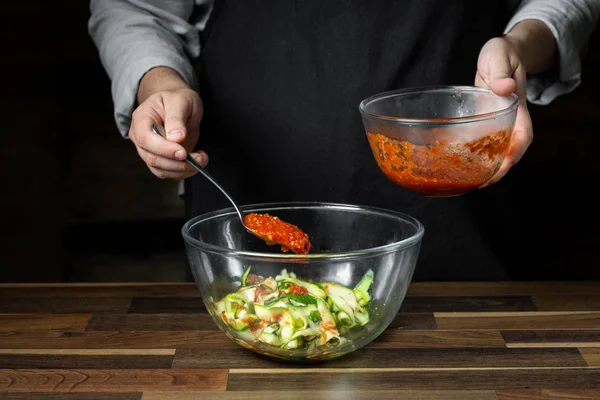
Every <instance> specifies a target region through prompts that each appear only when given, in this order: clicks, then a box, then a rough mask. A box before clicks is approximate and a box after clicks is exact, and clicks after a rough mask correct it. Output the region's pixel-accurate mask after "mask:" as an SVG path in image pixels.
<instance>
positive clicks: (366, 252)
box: [181, 201, 425, 261]
mask: <svg viewBox="0 0 600 400" xmlns="http://www.w3.org/2000/svg"><path fill="white" fill-rule="evenodd" d="M290 208H291V209H294V208H334V209H340V210H349V211H368V212H370V213H377V214H385V215H387V216H390V215H391V216H395V217H398V218H402V219H405V220H408V221H409V222H410V223H412V224H413V225H415V226H416V228H417V231H416V232H415V233H414V234H413V235H412V236H410V237H408V238H406V239H402V240H399V241H396V242H393V243H388V244H384V245H381V246H376V247H370V248H368V249H363V250H355V251H345V252H338V253H308V254H295V253H291V254H290V253H263V252H254V251H246V250H235V249H230V248H227V247H221V246H217V245H214V244H210V243H205V242H202V241H200V240H198V239H195V238H193V237H192V236H191V235H190V234H189V231H190V228H191V227H192V226H193V225H195V224H196V223H198V222H199V221H202V220H207V219H212V218H216V217H221V216H224V215H228V214H236V215H234V217H235V219H236V220H237V219H238V216H237V213H236V211H235V209H234V208H233V207H228V208H222V209H219V210H215V211H211V212H208V213H204V214H201V215H198V216H196V217H193V218H190V219H188V220H187V221H186V222H185V223H184V225H183V226H182V228H181V234H182V236H183V239H184V241H185V242H186V243H187V244H188V245H191V246H193V247H196V248H198V249H200V250H203V251H206V252H210V253H213V254H220V255H233V256H244V257H253V258H261V259H267V260H274V261H275V260H280V261H284V260H287V261H290V260H292V261H295V260H320V261H330V260H340V259H344V260H346V259H352V258H362V257H365V256H372V255H380V254H387V253H390V252H394V251H398V250H403V249H406V248H409V247H412V246H413V245H415V244H417V243H419V242H420V241H421V239H422V238H423V235H424V233H425V227H424V225H423V224H422V223H421V221H419V220H418V219H417V218H415V217H413V216H411V215H408V214H405V213H402V212H399V211H394V210H389V209H385V208H380V207H372V206H365V205H355V204H344V203H331V202H319V201H308V202H307V201H302V202H301V201H293V202H271V203H256V204H247V205H244V206H240V209H241V210H242V211H244V210H253V211H254V212H258V211H261V210H265V209H269V211H276V210H277V209H286V210H289V209H290ZM248 234H250V233H248Z"/></svg>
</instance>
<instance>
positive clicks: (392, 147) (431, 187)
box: [359, 86, 519, 197]
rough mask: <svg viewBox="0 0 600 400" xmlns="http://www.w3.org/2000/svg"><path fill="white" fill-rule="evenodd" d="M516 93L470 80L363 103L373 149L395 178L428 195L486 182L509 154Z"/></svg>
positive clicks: (463, 189)
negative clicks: (500, 93)
mask: <svg viewBox="0 0 600 400" xmlns="http://www.w3.org/2000/svg"><path fill="white" fill-rule="evenodd" d="M518 105H519V98H518V96H517V95H515V94H513V95H510V96H506V97H501V96H498V95H496V94H494V93H493V92H492V91H491V90H489V89H487V88H482V87H473V86H441V87H424V88H410V89H402V90H396V91H391V92H385V93H380V94H377V95H375V96H372V97H369V98H367V99H365V100H363V101H362V102H361V103H360V106H359V110H360V112H361V115H362V119H363V125H364V128H365V131H366V133H367V137H368V140H369V144H370V147H371V151H372V152H373V156H374V157H375V161H376V162H377V165H378V166H379V168H380V169H381V171H382V172H383V173H384V174H385V175H386V176H387V177H388V178H389V179H390V180H391V181H392V182H395V183H396V184H398V185H400V186H402V187H404V188H406V189H409V190H412V191H414V192H418V193H421V194H424V195H426V196H431V197H447V196H456V195H460V194H463V193H466V192H468V191H470V190H472V189H475V188H477V187H479V186H481V185H482V184H483V183H485V182H487V181H488V180H489V179H490V178H491V177H492V176H494V174H495V173H496V172H497V171H498V169H499V168H500V166H501V165H502V161H503V160H504V158H505V156H506V153H507V150H508V145H509V142H510V138H511V135H512V131H513V128H514V126H515V120H516V117H517V108H518Z"/></svg>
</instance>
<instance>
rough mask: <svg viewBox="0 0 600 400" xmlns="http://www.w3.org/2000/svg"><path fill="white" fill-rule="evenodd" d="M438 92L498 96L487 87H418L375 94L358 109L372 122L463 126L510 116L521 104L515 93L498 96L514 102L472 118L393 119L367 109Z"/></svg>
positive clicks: (471, 116) (362, 102) (361, 103)
mask: <svg viewBox="0 0 600 400" xmlns="http://www.w3.org/2000/svg"><path fill="white" fill-rule="evenodd" d="M436 91H442V92H445V91H455V92H485V93H489V94H492V95H494V96H498V95H496V94H495V93H494V92H493V91H492V90H491V89H488V88H486V87H481V86H452V85H438V86H417V87H409V88H404V89H398V90H390V91H386V92H381V93H377V94H374V95H372V96H369V97H367V98H366V99H364V100H362V101H361V102H360V104H359V106H358V108H359V111H360V113H361V114H362V115H363V117H365V118H368V119H371V120H376V121H381V120H383V121H389V122H394V123H396V124H398V125H450V124H461V123H468V122H477V121H484V120H488V119H492V118H497V117H500V116H502V115H506V114H510V113H511V112H514V111H515V110H516V109H517V107H518V106H519V104H520V103H521V100H520V99H519V96H517V94H515V93H511V94H510V95H508V96H498V97H504V98H512V102H511V103H510V104H509V105H508V106H507V107H505V108H502V109H500V110H498V111H493V112H489V113H483V114H475V115H470V116H466V117H453V118H399V117H392V116H389V115H382V114H376V113H372V112H370V111H367V109H366V107H367V105H368V104H370V103H371V102H373V101H375V100H381V99H385V98H389V97H395V96H399V95H401V96H404V95H408V94H413V93H419V92H422V93H430V92H436Z"/></svg>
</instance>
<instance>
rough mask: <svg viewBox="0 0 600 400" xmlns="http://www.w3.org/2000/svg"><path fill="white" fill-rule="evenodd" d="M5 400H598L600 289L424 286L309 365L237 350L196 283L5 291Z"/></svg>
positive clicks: (0, 348)
mask: <svg viewBox="0 0 600 400" xmlns="http://www.w3.org/2000/svg"><path fill="white" fill-rule="evenodd" d="M304 391H310V393H307V392H304ZM222 392H226V393H222ZM265 392H266V393H265ZM0 398H1V399H5V400H6V399H45V400H48V399H111V400H121V399H123V400H124V399H140V398H141V399H144V400H153V399H157V400H158V399H160V400H171V399H172V400H175V399H177V400H186V399H213V398H225V399H238V398H240V399H241V398H248V399H262V398H268V399H278V400H279V399H291V398H310V399H345V400H347V399H359V398H360V399H363V398H364V399H378V400H383V399H399V398H403V399H427V400H437V399H461V400H465V399H467V400H469V399H483V400H488V399H489V400H492V399H499V400H508V399H562V400H565V399H600V282H587V283H573V282H570V283H568V282H565V283H416V282H415V283H413V284H412V285H411V288H410V291H409V294H408V296H407V298H406V300H405V302H404V304H403V306H402V310H401V312H400V313H399V314H398V316H397V317H396V319H395V320H394V322H393V323H392V325H391V326H390V328H389V329H388V330H387V331H386V332H384V334H382V335H381V336H380V337H379V338H378V339H376V340H375V341H374V342H373V343H371V344H370V345H368V346H366V347H365V348H363V349H360V350H358V351H356V352H354V353H352V354H350V355H348V356H346V357H343V358H341V359H338V360H335V361H331V362H328V363H325V364H318V365H312V366H308V367H301V366H295V365H289V364H283V363H278V362H274V361H270V360H267V359H264V358H262V357H260V356H258V355H255V354H254V353H252V352H250V351H248V350H245V349H243V348H241V347H239V346H238V345H236V344H234V343H232V342H231V341H230V340H229V339H227V338H226V337H225V336H224V335H223V334H222V333H221V332H220V331H218V330H217V328H216V325H215V324H214V323H213V322H212V320H211V318H210V316H209V315H208V314H207V313H206V310H205V308H204V306H203V304H202V301H201V299H200V297H198V292H197V291H196V287H195V286H194V285H193V284H71V285H68V284H65V285H36V284H24V285H8V284H4V285H0Z"/></svg>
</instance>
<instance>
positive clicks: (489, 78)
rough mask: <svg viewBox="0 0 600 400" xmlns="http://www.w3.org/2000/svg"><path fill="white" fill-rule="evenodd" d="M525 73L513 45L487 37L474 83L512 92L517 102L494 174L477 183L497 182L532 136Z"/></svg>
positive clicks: (517, 159) (501, 92)
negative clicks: (512, 125) (503, 154)
mask: <svg viewBox="0 0 600 400" xmlns="http://www.w3.org/2000/svg"><path fill="white" fill-rule="evenodd" d="M526 79H527V73H526V70H525V66H524V65H523V63H522V61H521V58H520V57H519V55H518V53H517V49H516V48H515V46H514V45H513V43H511V41H510V40H508V39H506V38H494V39H491V40H489V41H488V42H487V43H486V44H485V45H484V46H483V48H482V49H481V52H480V53H479V60H478V61H477V75H476V76H475V85H476V86H486V87H488V88H490V89H491V90H492V91H493V92H494V93H496V94H497V95H499V96H508V95H510V94H512V93H516V94H517V95H518V96H519V99H520V104H519V108H518V110H517V120H516V122H515V128H514V130H513V133H512V137H511V140H510V144H509V147H508V152H507V154H506V158H505V159H504V162H503V163H502V165H501V166H500V169H499V170H498V172H496V174H495V175H494V176H493V177H492V178H491V179H490V180H489V181H487V182H486V183H485V184H483V185H482V186H481V187H485V186H488V185H491V184H493V183H496V182H498V181H499V180H500V179H502V177H504V175H506V173H507V172H508V171H509V170H510V168H511V167H512V166H514V165H515V164H516V163H517V162H519V160H520V159H521V157H523V155H524V154H525V151H526V150H527V148H528V147H529V145H530V144H531V142H532V140H533V126H532V124H531V117H530V116H529V111H528V110H527V93H526Z"/></svg>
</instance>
